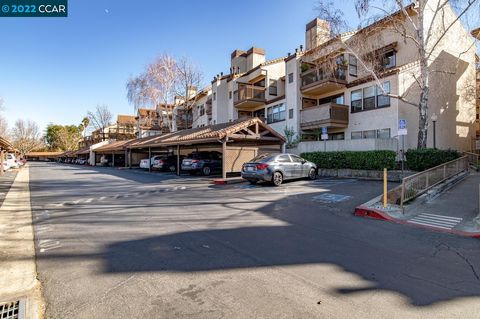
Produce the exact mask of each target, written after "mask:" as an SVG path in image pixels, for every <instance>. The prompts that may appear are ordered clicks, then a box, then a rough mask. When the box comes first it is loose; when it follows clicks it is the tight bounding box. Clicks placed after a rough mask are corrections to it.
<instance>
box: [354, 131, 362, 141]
mask: <svg viewBox="0 0 480 319" xmlns="http://www.w3.org/2000/svg"><path fill="white" fill-rule="evenodd" d="M362 136H363V135H362V132H352V140H359V139H361V138H362Z"/></svg>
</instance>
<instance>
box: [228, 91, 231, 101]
mask: <svg viewBox="0 0 480 319" xmlns="http://www.w3.org/2000/svg"><path fill="white" fill-rule="evenodd" d="M228 98H229V99H230V100H231V99H232V91H230V92H228Z"/></svg>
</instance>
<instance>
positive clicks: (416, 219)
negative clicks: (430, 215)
mask: <svg viewBox="0 0 480 319" xmlns="http://www.w3.org/2000/svg"><path fill="white" fill-rule="evenodd" d="M411 221H419V222H427V223H432V224H439V225H444V226H451V227H453V226H455V225H456V224H458V223H451V222H441V221H437V220H431V219H426V218H412V219H411Z"/></svg>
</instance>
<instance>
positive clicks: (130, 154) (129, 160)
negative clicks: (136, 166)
mask: <svg viewBox="0 0 480 319" xmlns="http://www.w3.org/2000/svg"><path fill="white" fill-rule="evenodd" d="M128 167H129V168H132V149H129V150H128Z"/></svg>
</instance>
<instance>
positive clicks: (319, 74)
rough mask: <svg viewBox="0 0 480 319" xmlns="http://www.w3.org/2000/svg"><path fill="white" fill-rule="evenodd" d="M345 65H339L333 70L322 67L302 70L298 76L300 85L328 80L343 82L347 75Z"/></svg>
mask: <svg viewBox="0 0 480 319" xmlns="http://www.w3.org/2000/svg"><path fill="white" fill-rule="evenodd" d="M346 74H347V67H346V66H343V65H339V66H337V67H336V69H335V70H333V71H331V70H323V69H322V68H314V69H311V70H308V71H305V72H303V73H302V74H301V75H300V77H301V79H302V87H303V86H307V85H310V84H313V83H323V82H328V81H334V82H345V81H346V79H347V77H346Z"/></svg>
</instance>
